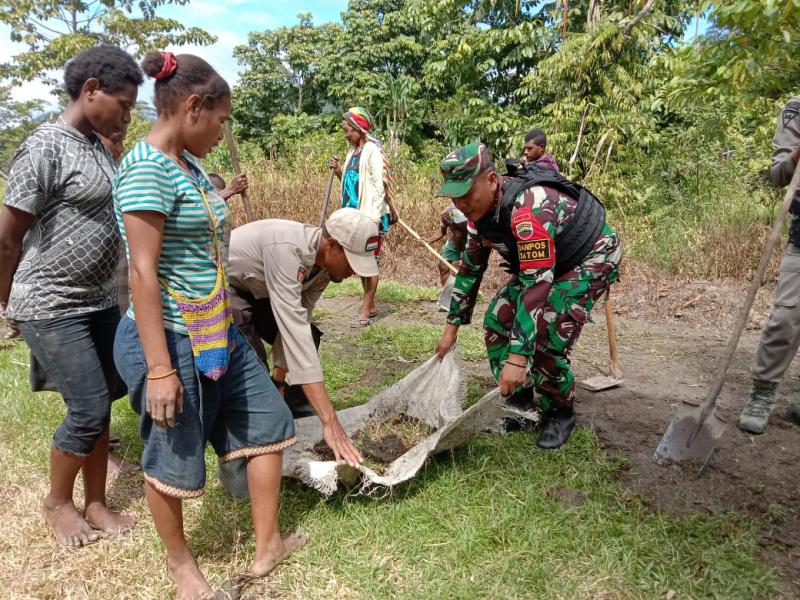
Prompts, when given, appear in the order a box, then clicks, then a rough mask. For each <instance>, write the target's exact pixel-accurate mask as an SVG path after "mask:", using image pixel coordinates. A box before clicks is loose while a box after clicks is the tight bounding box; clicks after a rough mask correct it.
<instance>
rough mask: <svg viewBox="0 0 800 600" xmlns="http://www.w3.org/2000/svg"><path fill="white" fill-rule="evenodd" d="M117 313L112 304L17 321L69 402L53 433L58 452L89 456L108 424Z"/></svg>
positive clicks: (34, 351)
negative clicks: (96, 309) (72, 315)
mask: <svg viewBox="0 0 800 600" xmlns="http://www.w3.org/2000/svg"><path fill="white" fill-rule="evenodd" d="M119 318H120V317H119V308H118V307H116V306H114V307H112V308H108V309H105V310H98V311H95V312H90V313H84V314H80V315H76V316H74V317H57V318H55V319H38V320H36V321H17V327H18V328H19V331H20V333H21V334H22V337H23V338H24V339H25V341H26V342H27V344H28V346H29V347H30V349H31V354H32V355H33V356H34V357H35V358H36V361H37V362H38V363H39V365H40V367H41V368H42V369H44V370H45V371H46V378H47V381H48V382H50V383H51V384H52V385H53V386H54V387H55V389H56V390H57V391H58V392H59V393H60V394H61V395H62V396H63V397H64V402H65V403H66V405H67V414H66V416H65V417H64V420H63V421H62V422H61V424H60V425H59V426H58V428H57V429H56V432H55V434H54V435H53V445H54V446H55V447H56V448H58V449H59V450H61V451H62V452H67V453H69V454H74V455H77V456H87V455H89V454H91V452H92V450H94V446H95V444H96V443H97V440H98V439H99V438H100V436H101V435H102V434H103V432H104V431H105V430H106V429H108V424H109V422H110V420H111V402H112V400H113V397H114V395H115V394H114V392H115V388H116V387H117V386H116V385H115V382H116V381H117V373H116V370H115V368H114V360H113V356H112V351H113V347H114V335H115V333H116V331H117V324H118V323H119Z"/></svg>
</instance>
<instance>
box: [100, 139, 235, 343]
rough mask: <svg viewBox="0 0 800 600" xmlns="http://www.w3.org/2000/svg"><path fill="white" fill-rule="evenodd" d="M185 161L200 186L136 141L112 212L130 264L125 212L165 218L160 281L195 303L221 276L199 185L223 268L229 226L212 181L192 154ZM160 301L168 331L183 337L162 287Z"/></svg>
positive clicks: (120, 173) (174, 309)
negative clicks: (214, 224)
mask: <svg viewBox="0 0 800 600" xmlns="http://www.w3.org/2000/svg"><path fill="white" fill-rule="evenodd" d="M183 157H184V158H185V159H186V160H187V161H189V162H190V163H191V164H192V165H194V166H195V167H197V172H198V173H199V174H200V177H199V178H198V179H199V181H193V179H192V177H190V176H189V175H188V174H187V173H186V172H185V171H184V170H183V169H182V168H181V167H180V166H178V164H177V163H176V162H175V161H174V160H173V159H171V158H170V157H169V156H167V155H166V154H164V153H163V152H161V150H159V149H158V148H155V147H154V146H151V145H150V144H148V143H147V142H145V141H144V140H142V141H140V142H138V143H137V144H136V146H134V148H133V150H131V151H130V152H129V153H128V154H127V155H126V156H125V158H123V159H122V163H121V164H120V166H119V168H118V169H117V175H116V178H115V179H114V190H113V194H114V210H115V212H116V216H117V223H118V224H119V230H120V233H121V234H122V238H123V239H124V240H125V250H126V252H127V253H128V260H130V247H129V244H128V236H127V235H126V233H125V224H124V222H123V220H122V215H123V213H130V212H141V211H155V212H159V213H161V214H163V215H165V216H166V221H165V223H164V237H163V240H162V243H161V256H160V258H159V261H158V276H159V277H161V278H162V279H164V280H165V281H166V282H167V283H168V284H169V286H170V287H171V288H172V289H173V290H175V291H176V292H178V293H180V294H181V295H183V296H186V297H188V298H193V299H194V298H202V297H204V296H206V295H208V294H209V293H210V292H211V291H212V290H213V289H214V283H215V282H216V277H217V267H216V265H215V263H214V242H213V238H212V234H211V224H210V222H209V218H208V214H207V213H206V209H205V206H204V205H203V198H202V196H201V195H200V192H199V191H198V185H199V187H200V188H202V189H203V191H204V192H205V194H206V199H207V200H208V203H209V206H210V207H211V208H212V210H213V211H214V214H215V215H216V220H217V236H218V237H219V239H220V241H221V243H222V251H223V265H224V266H225V268H226V269H227V260H228V240H229V237H230V227H229V219H228V206H227V204H226V203H225V201H224V200H223V199H222V197H221V196H220V195H219V194H218V193H217V192H216V191H215V189H214V186H213V185H212V184H211V182H210V181H208V177H207V175H206V173H205V171H203V169H202V167H201V166H200V164H199V161H198V160H197V159H196V158H195V157H194V156H192V155H191V154H189V153H188V152H184V154H183ZM161 301H162V303H163V306H164V314H163V316H164V327H166V328H167V329H170V330H171V331H176V332H178V333H183V334H185V333H186V326H185V325H184V322H183V318H182V317H181V313H180V311H179V310H178V306H177V304H176V303H175V300H174V299H173V298H172V297H171V296H170V295H169V294H168V293H167V291H166V289H164V286H163V285H162V286H161ZM135 308H136V307H135V305H134V303H133V302H131V305H130V307H129V308H128V316H130V317H131V318H132V319H133V318H135V317H134V309H135Z"/></svg>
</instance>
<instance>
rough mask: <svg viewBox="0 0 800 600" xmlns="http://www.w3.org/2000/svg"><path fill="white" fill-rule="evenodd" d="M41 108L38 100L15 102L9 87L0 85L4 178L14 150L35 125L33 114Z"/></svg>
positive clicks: (0, 153) (0, 149)
mask: <svg viewBox="0 0 800 600" xmlns="http://www.w3.org/2000/svg"><path fill="white" fill-rule="evenodd" d="M41 110H42V103H41V102H39V101H38V100H33V101H29V102H16V101H15V100H13V99H12V98H11V88H9V87H8V86H0V177H2V178H3V179H6V174H7V169H8V166H9V164H10V162H11V159H12V158H13V156H14V152H16V151H17V148H18V147H19V145H20V144H21V143H22V141H23V140H24V139H25V138H26V137H27V136H28V134H30V132H31V131H33V129H34V128H35V127H36V125H37V122H36V120H34V115H35V114H36V113H37V112H40V111H41Z"/></svg>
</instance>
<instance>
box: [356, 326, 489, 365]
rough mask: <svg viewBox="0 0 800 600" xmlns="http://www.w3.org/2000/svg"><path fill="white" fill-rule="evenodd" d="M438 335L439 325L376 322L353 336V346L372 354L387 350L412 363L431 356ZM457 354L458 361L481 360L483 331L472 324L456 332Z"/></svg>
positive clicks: (483, 350)
mask: <svg viewBox="0 0 800 600" xmlns="http://www.w3.org/2000/svg"><path fill="white" fill-rule="evenodd" d="M441 335H442V326H441V325H431V324H419V325H405V326H399V325H383V324H381V323H376V324H375V325H372V326H370V327H368V328H366V329H363V330H362V331H361V333H360V334H359V335H358V336H357V337H356V339H355V341H354V342H353V343H354V344H355V345H356V346H357V347H361V348H365V349H367V350H368V351H369V352H370V353H371V354H373V355H374V356H380V355H381V354H383V353H388V354H390V355H394V356H400V357H402V358H403V359H405V360H410V361H413V362H419V361H423V360H425V359H427V358H430V357H431V356H433V353H434V351H435V349H436V342H438V341H439V338H440V337H441ZM457 346H458V353H459V356H460V357H461V359H462V360H466V361H476V360H482V359H483V358H485V356H486V347H485V346H484V343H483V334H482V332H481V331H479V330H478V329H477V328H475V327H468V326H465V327H462V328H460V329H459V331H458V343H457Z"/></svg>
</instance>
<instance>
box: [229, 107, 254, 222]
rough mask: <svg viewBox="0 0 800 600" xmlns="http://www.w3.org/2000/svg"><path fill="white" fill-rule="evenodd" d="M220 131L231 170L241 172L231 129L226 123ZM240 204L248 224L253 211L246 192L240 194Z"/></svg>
mask: <svg viewBox="0 0 800 600" xmlns="http://www.w3.org/2000/svg"><path fill="white" fill-rule="evenodd" d="M222 131H223V133H224V134H225V141H226V142H228V151H229V152H230V153H231V163H233V170H234V171H236V174H237V175H238V174H239V173H241V172H242V167H241V165H240V164H239V153H238V152H236V141H235V140H234V139H233V134H232V133H231V127H230V125H229V124H228V122H227V121H225V123H223V124H222ZM242 204H244V214H245V217H247V221H248V222H250V221H252V220H253V211H252V210H250V198H249V196H248V195H247V190H245V191H244V192H242Z"/></svg>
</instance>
